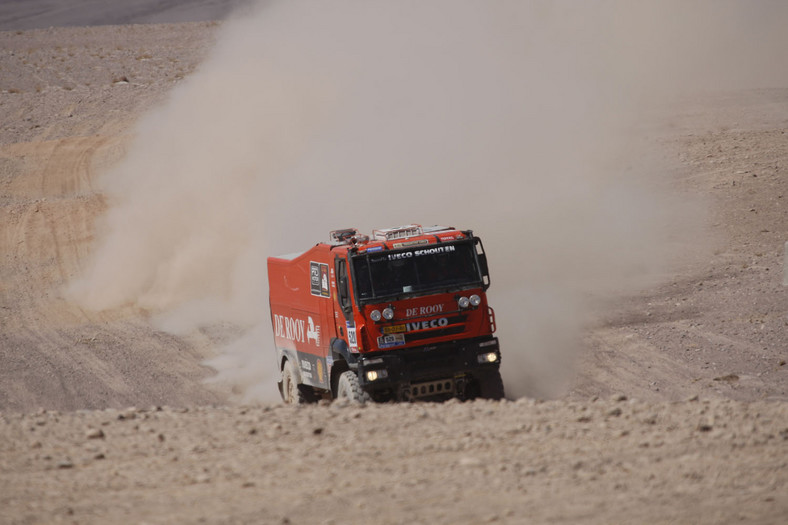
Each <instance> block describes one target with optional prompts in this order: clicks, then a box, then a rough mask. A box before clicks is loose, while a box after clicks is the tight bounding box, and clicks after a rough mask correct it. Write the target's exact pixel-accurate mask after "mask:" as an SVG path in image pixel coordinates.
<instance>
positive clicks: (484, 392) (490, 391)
mask: <svg viewBox="0 0 788 525" xmlns="http://www.w3.org/2000/svg"><path fill="white" fill-rule="evenodd" d="M478 382H479V397H480V398H482V399H495V400H501V399H503V397H504V391H503V379H501V372H500V371H499V370H495V371H494V372H484V373H482V374H480V375H479V377H478Z"/></svg>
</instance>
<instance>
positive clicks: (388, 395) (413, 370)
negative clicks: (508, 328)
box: [268, 224, 504, 403]
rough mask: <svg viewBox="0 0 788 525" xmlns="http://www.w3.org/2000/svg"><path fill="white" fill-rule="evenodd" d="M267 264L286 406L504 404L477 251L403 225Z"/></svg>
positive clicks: (474, 241)
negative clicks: (335, 401) (324, 402)
mask: <svg viewBox="0 0 788 525" xmlns="http://www.w3.org/2000/svg"><path fill="white" fill-rule="evenodd" d="M330 237H331V240H330V242H327V243H318V244H317V245H315V246H313V247H312V248H310V249H309V250H307V251H305V252H303V253H297V254H291V255H283V256H279V257H269V258H268V282H269V290H270V307H271V323H272V325H273V332H274V344H275V347H276V359H277V363H278V366H279V370H280V371H281V380H280V382H279V390H280V392H281V394H282V399H284V401H285V402H287V403H308V402H315V401H317V400H319V399H331V398H337V397H343V398H349V399H351V400H353V401H358V402H362V403H363V402H366V401H370V400H374V401H389V400H398V401H404V400H415V399H420V398H431V399H441V398H443V399H446V398H450V397H458V398H460V399H472V398H476V397H481V398H487V399H501V398H503V396H504V388H503V382H502V381H501V375H500V371H499V366H500V362H501V353H500V349H499V345H498V338H496V337H495V336H493V333H494V332H495V315H494V313H493V310H492V308H490V307H489V306H488V305H487V296H486V294H485V291H486V290H487V288H488V287H489V286H490V278H489V274H488V269H487V259H486V256H485V253H484V249H483V247H482V242H481V240H480V239H479V238H478V237H475V236H474V235H473V232H472V231H470V230H458V229H455V228H452V227H442V226H432V227H421V226H420V225H416V224H411V225H407V226H402V227H398V228H389V229H383V230H374V231H373V232H372V238H370V237H368V236H366V235H360V234H359V232H358V231H357V230H355V229H346V230H336V231H332V232H331V235H330Z"/></svg>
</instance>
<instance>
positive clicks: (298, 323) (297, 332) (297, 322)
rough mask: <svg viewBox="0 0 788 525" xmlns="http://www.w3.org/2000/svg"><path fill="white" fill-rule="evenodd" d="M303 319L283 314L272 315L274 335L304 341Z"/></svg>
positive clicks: (299, 341)
mask: <svg viewBox="0 0 788 525" xmlns="http://www.w3.org/2000/svg"><path fill="white" fill-rule="evenodd" d="M305 325H306V323H305V322H304V320H303V319H294V318H292V317H287V316H285V315H278V314H276V315H274V335H276V337H281V338H283V339H289V340H291V341H296V342H298V343H303V342H305V341H306V337H305V329H304V326H305Z"/></svg>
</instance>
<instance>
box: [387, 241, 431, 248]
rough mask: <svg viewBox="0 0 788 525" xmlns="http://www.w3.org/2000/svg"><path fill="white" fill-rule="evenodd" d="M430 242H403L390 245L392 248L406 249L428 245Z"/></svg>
mask: <svg viewBox="0 0 788 525" xmlns="http://www.w3.org/2000/svg"><path fill="white" fill-rule="evenodd" d="M429 242H430V241H428V240H427V239H420V240H418V241H405V242H395V243H394V244H392V246H393V247H394V248H407V247H408V246H418V245H420V244H429Z"/></svg>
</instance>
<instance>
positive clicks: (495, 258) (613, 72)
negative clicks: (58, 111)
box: [71, 0, 788, 401]
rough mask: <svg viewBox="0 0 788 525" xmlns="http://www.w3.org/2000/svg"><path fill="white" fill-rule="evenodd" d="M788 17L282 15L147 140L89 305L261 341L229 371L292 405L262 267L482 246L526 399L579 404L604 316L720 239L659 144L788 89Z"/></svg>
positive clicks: (729, 13) (517, 384)
mask: <svg viewBox="0 0 788 525" xmlns="http://www.w3.org/2000/svg"><path fill="white" fill-rule="evenodd" d="M786 14H788V9H787V8H786V7H785V6H784V4H783V3H782V2H769V1H762V2H753V1H746V2H745V1H736V2H735V1H724V0H723V1H715V2H678V1H676V2H672V1H667V2H630V1H597V2H574V1H563V2H562V1H549V2H548V1H530V2H526V1H497V2H475V1H457V0H443V1H423V0H419V1H403V2H388V1H375V0H372V1H370V0H364V1H350V0H337V1H333V2H306V1H289V2H266V3H261V4H259V5H257V6H256V7H255V8H253V9H251V10H247V11H244V12H243V13H242V16H237V17H236V18H235V19H233V20H231V21H229V22H226V23H225V24H224V27H223V28H222V33H221V34H220V37H219V40H218V43H217V45H216V48H215V50H214V51H213V53H212V55H211V57H210V58H209V59H208V60H206V61H205V62H204V63H203V64H202V66H201V67H200V69H199V71H197V72H196V73H195V74H193V75H192V76H191V77H189V78H188V79H187V80H186V81H184V82H183V83H182V84H181V85H179V86H178V87H177V88H176V89H174V90H173V92H172V95H171V97H170V99H169V101H168V102H167V103H166V104H164V105H163V106H161V107H159V108H157V109H156V110H155V111H153V112H152V113H150V114H149V115H147V116H146V117H144V118H143V119H142V120H141V121H140V122H139V125H138V126H137V127H136V132H135V138H134V140H133V142H132V143H131V145H130V147H129V150H128V154H127V156H126V158H125V159H124V160H123V161H122V162H121V163H120V164H119V165H118V166H116V167H115V168H114V169H112V170H111V171H110V172H109V173H107V174H106V176H105V177H104V178H103V180H102V183H103V188H104V190H105V192H106V194H107V195H108V199H109V202H110V209H109V211H108V213H107V215H106V217H105V219H104V220H103V222H102V223H101V224H100V225H99V236H98V241H97V244H96V246H95V250H94V253H93V256H92V259H91V260H90V263H89V265H88V266H87V267H86V271H85V274H84V275H83V276H82V277H81V278H80V279H79V280H77V281H76V282H74V283H73V285H72V287H71V292H72V294H73V296H74V297H76V298H77V300H79V302H80V303H82V304H83V305H84V306H86V307H89V308H93V309H106V308H114V307H118V306H123V305H132V306H136V307H139V308H142V309H146V310H149V311H150V312H152V313H153V314H154V317H153V319H154V322H155V323H157V324H158V326H160V327H161V328H163V329H166V330H169V331H172V332H175V333H189V332H190V331H193V330H195V329H198V328H199V327H201V326H205V325H211V324H213V323H220V322H226V323H232V324H233V325H234V326H238V327H239V330H242V331H243V334H244V335H243V336H241V337H240V338H239V339H238V340H237V341H235V342H234V343H233V344H231V345H229V346H226V347H225V348H222V349H220V350H219V355H218V357H217V358H215V359H213V360H212V361H211V362H210V364H211V365H212V366H213V367H214V368H216V369H217V370H218V376H217V380H218V381H222V382H228V383H230V384H232V385H235V386H236V388H237V389H238V391H239V392H240V393H241V396H242V398H243V400H245V401H249V400H252V399H268V400H270V399H273V398H275V396H277V395H278V394H277V392H276V387H275V380H276V377H277V372H276V370H275V363H274V358H273V356H274V354H273V351H272V344H273V343H272V337H271V334H270V327H269V326H268V325H269V313H268V306H267V303H268V301H267V289H266V273H265V272H266V270H265V258H266V257H267V256H268V255H276V254H282V253H290V252H297V251H301V250H304V249H306V248H308V247H309V246H311V245H312V244H314V243H315V242H318V241H320V240H324V239H327V234H328V231H329V230H331V229H335V228H344V227H351V226H352V227H358V228H360V229H361V230H362V231H366V232H369V231H370V230H371V229H372V228H377V227H385V226H392V225H397V224H405V223H410V222H417V223H421V224H425V225H430V224H450V225H454V226H457V227H461V228H471V229H473V230H474V231H475V232H476V233H477V234H479V235H480V236H481V237H482V238H483V240H484V242H485V247H486V249H487V252H488V256H489V260H490V267H491V274H492V283H493V286H492V288H491V290H490V302H491V304H492V305H493V306H494V308H495V310H496V314H497V322H498V335H499V337H500V339H501V342H502V349H503V353H504V366H503V373H504V380H505V384H506V388H507V392H508V394H509V395H510V396H514V397H519V396H522V395H537V396H554V395H559V394H560V393H561V390H562V389H563V388H565V386H566V382H567V381H568V380H569V377H570V373H571V365H572V363H573V357H574V355H575V352H576V351H577V349H578V348H580V344H579V335H580V333H581V330H582V327H583V325H584V323H585V322H586V321H587V319H588V311H587V305H588V301H587V298H588V297H595V298H601V299H605V298H610V297H615V296H616V294H620V293H625V292H632V291H634V290H636V289H637V287H638V286H642V285H643V284H644V283H647V282H651V281H650V279H651V280H653V279H658V278H659V276H660V275H661V274H663V273H664V272H666V271H668V270H669V264H670V263H671V261H673V260H674V259H675V258H676V257H677V256H678V254H679V253H681V251H682V250H686V249H687V247H688V246H689V245H690V243H693V242H695V241H696V240H697V237H698V235H699V234H700V232H701V227H700V224H701V223H702V213H699V212H697V210H696V209H697V208H698V205H697V203H692V202H689V201H687V200H686V198H679V196H677V195H676V194H675V192H674V191H672V182H673V180H674V177H675V175H676V168H675V166H672V165H671V162H670V161H669V160H668V159H666V158H665V157H666V156H665V154H663V153H662V152H661V150H660V149H659V145H658V144H657V141H655V140H654V139H653V136H654V135H653V133H655V132H656V131H655V130H657V129H659V126H660V125H661V124H663V122H661V121H659V120H657V119H655V118H654V115H664V114H665V112H664V110H665V108H670V104H671V103H672V102H673V101H674V100H675V99H676V98H677V97H679V96H680V95H682V94H685V93H687V92H689V91H698V90H703V89H719V88H723V89H724V88H730V89H733V88H742V87H771V86H774V85H784V84H782V83H783V82H784V80H785V77H786V75H785V71H784V70H780V69H779V68H784V57H783V56H781V52H782V51H784V50H785V49H786V47H785V46H784V45H783V44H784V43H785V37H784V36H783V33H784V31H783V28H784V22H785V21H786V20H788V18H786Z"/></svg>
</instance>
